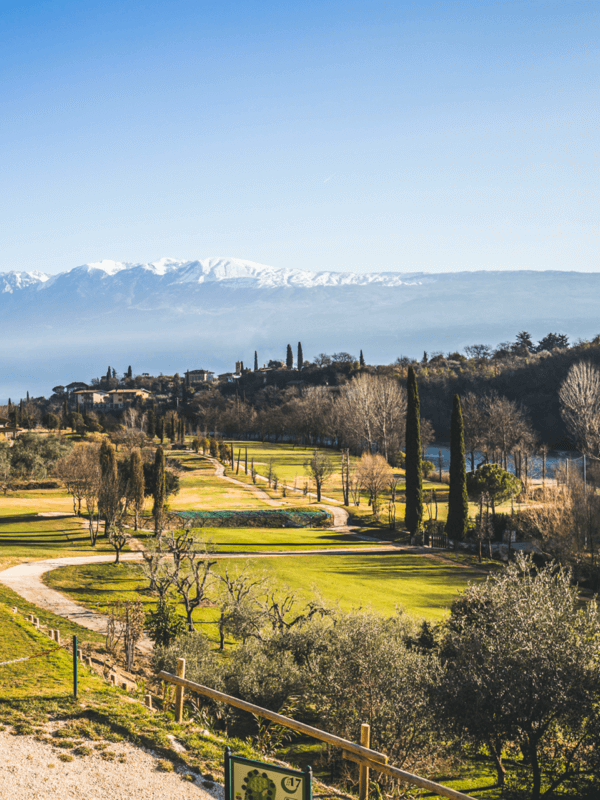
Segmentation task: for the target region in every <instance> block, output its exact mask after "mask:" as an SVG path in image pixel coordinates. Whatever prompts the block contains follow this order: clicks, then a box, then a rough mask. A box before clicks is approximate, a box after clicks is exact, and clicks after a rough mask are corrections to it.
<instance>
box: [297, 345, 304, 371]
mask: <svg viewBox="0 0 600 800" xmlns="http://www.w3.org/2000/svg"><path fill="white" fill-rule="evenodd" d="M303 365H304V356H303V355H302V342H298V372H300V370H301V369H302V367H303Z"/></svg>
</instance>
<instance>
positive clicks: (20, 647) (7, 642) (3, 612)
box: [0, 604, 104, 700]
mask: <svg viewBox="0 0 600 800" xmlns="http://www.w3.org/2000/svg"><path fill="white" fill-rule="evenodd" d="M0 632H1V633H0V662H1V661H9V660H11V659H14V658H22V657H25V656H31V655H36V654H38V653H42V652H44V651H46V650H52V652H51V653H50V654H48V655H45V656H41V657H40V658H34V659H31V660H30V661H26V662H22V663H19V664H11V665H6V666H2V667H0V700H6V699H7V698H10V699H13V700H14V699H26V698H36V697H67V696H69V695H70V694H71V692H72V689H73V659H72V657H71V654H70V653H68V652H67V651H66V650H64V649H63V648H61V647H58V646H57V645H56V644H54V643H53V642H51V641H50V640H49V639H48V637H46V636H44V635H43V634H42V633H41V632H40V631H38V630H36V629H35V628H34V627H33V625H32V624H31V623H29V622H26V621H25V620H24V619H23V617H22V616H21V615H20V614H13V613H12V611H10V610H9V609H8V608H7V607H6V606H4V605H1V604H0ZM80 671H81V689H82V691H84V692H85V691H91V690H96V691H97V690H100V689H103V687H104V684H103V682H102V681H101V680H100V679H99V678H97V677H96V676H94V675H92V674H91V673H90V672H89V671H88V670H87V669H86V668H84V667H82V668H81V670H80Z"/></svg>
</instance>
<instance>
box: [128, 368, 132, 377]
mask: <svg viewBox="0 0 600 800" xmlns="http://www.w3.org/2000/svg"><path fill="white" fill-rule="evenodd" d="M127 377H128V378H133V370H132V369H131V366H129V367H128V368H127Z"/></svg>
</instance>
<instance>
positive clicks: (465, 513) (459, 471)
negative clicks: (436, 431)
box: [446, 394, 469, 542]
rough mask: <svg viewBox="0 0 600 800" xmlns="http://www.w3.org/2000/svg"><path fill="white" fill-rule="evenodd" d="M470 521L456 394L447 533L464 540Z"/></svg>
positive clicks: (458, 403)
mask: <svg viewBox="0 0 600 800" xmlns="http://www.w3.org/2000/svg"><path fill="white" fill-rule="evenodd" d="M468 523H469V498H468V496H467V468H466V464H465V435H464V427H463V416H462V409H461V407H460V397H459V396H458V395H457V394H455V395H454V401H453V403H452V417H451V420H450V491H449V493H448V521H447V522H446V533H447V534H448V536H450V537H451V538H452V539H454V541H455V542H460V541H462V540H463V539H464V538H465V536H466V534H467V527H468Z"/></svg>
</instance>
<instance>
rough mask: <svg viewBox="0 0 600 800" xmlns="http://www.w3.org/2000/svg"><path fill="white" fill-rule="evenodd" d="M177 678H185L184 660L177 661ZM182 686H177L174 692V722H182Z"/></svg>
mask: <svg viewBox="0 0 600 800" xmlns="http://www.w3.org/2000/svg"><path fill="white" fill-rule="evenodd" d="M177 677H178V678H185V658H178V659H177ZM183 693H184V688H183V686H178V687H177V691H176V692H175V722H182V721H183Z"/></svg>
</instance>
